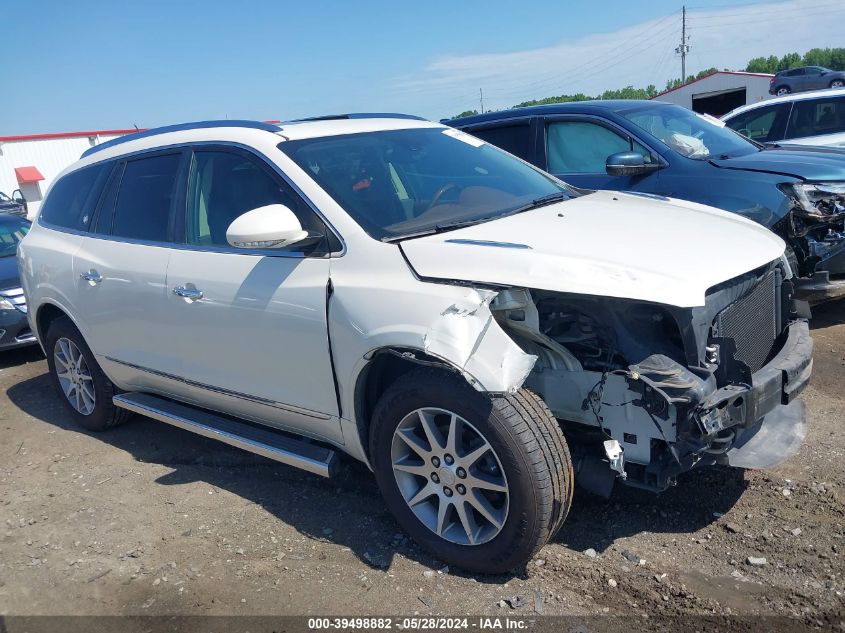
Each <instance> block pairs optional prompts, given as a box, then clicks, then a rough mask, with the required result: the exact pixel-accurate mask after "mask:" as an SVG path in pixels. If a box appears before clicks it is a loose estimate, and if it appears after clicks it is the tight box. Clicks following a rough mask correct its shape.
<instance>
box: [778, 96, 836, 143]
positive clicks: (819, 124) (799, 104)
mask: <svg viewBox="0 0 845 633" xmlns="http://www.w3.org/2000/svg"><path fill="white" fill-rule="evenodd" d="M837 132H845V98H843V97H827V98H824V99H805V100H803V101H796V102H795V103H793V104H792V114H791V115H790V117H789V124H788V125H787V129H786V138H803V137H805V136H817V135H821V134H835V133H837Z"/></svg>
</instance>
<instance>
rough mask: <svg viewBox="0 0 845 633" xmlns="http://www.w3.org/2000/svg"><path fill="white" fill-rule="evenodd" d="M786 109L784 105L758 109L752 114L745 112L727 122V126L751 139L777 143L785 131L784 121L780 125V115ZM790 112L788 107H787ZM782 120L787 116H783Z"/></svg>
mask: <svg viewBox="0 0 845 633" xmlns="http://www.w3.org/2000/svg"><path fill="white" fill-rule="evenodd" d="M783 110H784V107H783V106H782V105H770V106H764V107H762V108H756V109H754V110H752V111H751V112H744V113H742V114H738V115H737V116H735V117H733V118H731V120H730V121H726V123H727V126H728V127H729V128H731V129H732V130H736V131H737V132H739V133H740V134H743V135H744V136H747V137H748V138H750V139H754V140H755V141H759V142H761V143H765V142H766V141H776V140H778V139H779V138H781V134H780V132H782V131H783V121H782V120H781V121H780V122H779V125H778V121H777V119H778V114H779V113H782V112H783ZM787 111H788V107H787ZM780 118H781V119H783V118H785V116H781V117H780ZM778 127H779V128H780V130H778V129H776V128H778Z"/></svg>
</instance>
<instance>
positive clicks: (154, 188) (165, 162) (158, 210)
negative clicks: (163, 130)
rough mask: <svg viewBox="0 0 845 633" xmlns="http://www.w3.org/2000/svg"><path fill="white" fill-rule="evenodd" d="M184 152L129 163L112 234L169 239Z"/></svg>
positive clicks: (116, 209)
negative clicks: (180, 164) (178, 176)
mask: <svg viewBox="0 0 845 633" xmlns="http://www.w3.org/2000/svg"><path fill="white" fill-rule="evenodd" d="M181 159H182V155H181V154H165V155H159V156H151V157H149V158H140V159H138V160H133V161H130V162H128V163H126V168H125V169H124V171H123V178H122V179H121V181H120V190H119V191H118V194H117V204H116V205H115V209H114V219H113V220H112V231H111V233H112V235H114V236H116V237H126V238H131V239H136V240H145V241H151V242H167V241H169V236H170V215H171V208H172V207H173V200H174V194H175V191H176V179H177V174H178V172H179V162H180V161H181Z"/></svg>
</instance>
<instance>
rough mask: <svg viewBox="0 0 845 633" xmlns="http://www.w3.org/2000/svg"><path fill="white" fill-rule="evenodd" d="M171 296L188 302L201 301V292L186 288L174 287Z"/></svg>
mask: <svg viewBox="0 0 845 633" xmlns="http://www.w3.org/2000/svg"><path fill="white" fill-rule="evenodd" d="M173 294H175V295H176V296H179V297H183V298H184V299H186V300H188V301H199V300H200V299H202V290H197V289H196V288H188V287H187V286H176V287H175V288H174V289H173Z"/></svg>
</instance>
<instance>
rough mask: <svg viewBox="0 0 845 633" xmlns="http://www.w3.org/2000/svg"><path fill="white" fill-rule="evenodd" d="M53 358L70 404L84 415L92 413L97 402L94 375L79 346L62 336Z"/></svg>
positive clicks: (57, 342)
mask: <svg viewBox="0 0 845 633" xmlns="http://www.w3.org/2000/svg"><path fill="white" fill-rule="evenodd" d="M53 359H54V360H55V361H56V377H57V378H58V379H59V385H60V386H61V388H62V391H63V392H64V394H65V397H66V398H67V399H68V402H70V406H72V407H73V408H74V409H75V410H76V411H78V412H79V413H81V414H82V415H90V414H91V413H92V412H93V411H94V403H95V402H96V397H95V394H94V377H93V376H92V375H91V371H90V370H89V369H88V363H87V362H85V357H84V356H83V355H82V352H81V351H80V350H79V347H77V345H76V343H74V342H73V341H71V340H70V339H69V338H65V337H61V338H59V339H58V340H57V341H56V345H55V347H54V349H53Z"/></svg>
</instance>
